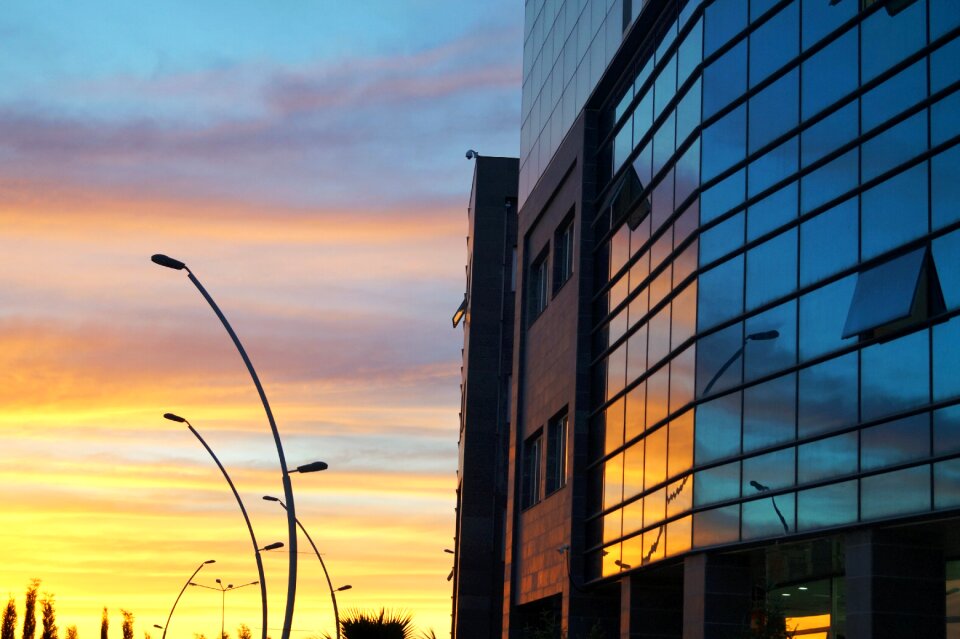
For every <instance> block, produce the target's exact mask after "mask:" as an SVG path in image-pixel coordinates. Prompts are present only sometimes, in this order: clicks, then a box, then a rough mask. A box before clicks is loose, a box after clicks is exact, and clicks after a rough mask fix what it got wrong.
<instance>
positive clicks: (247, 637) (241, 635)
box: [237, 623, 253, 639]
mask: <svg viewBox="0 0 960 639" xmlns="http://www.w3.org/2000/svg"><path fill="white" fill-rule="evenodd" d="M237 639H253V635H252V634H251V632H250V626H248V625H247V624H245V623H242V624H240V627H239V628H237Z"/></svg>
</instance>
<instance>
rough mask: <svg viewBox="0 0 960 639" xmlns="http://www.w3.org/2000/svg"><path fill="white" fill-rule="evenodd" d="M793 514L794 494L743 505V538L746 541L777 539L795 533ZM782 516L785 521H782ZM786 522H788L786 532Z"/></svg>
mask: <svg viewBox="0 0 960 639" xmlns="http://www.w3.org/2000/svg"><path fill="white" fill-rule="evenodd" d="M774 505H776V508H775V507H774ZM778 510H779V511H780V514H779V515H778V514H777V511H778ZM793 513H794V496H793V495H792V494H787V495H777V496H776V497H770V498H767V499H758V500H754V501H751V502H747V503H745V504H743V538H744V539H745V540H746V539H758V538H761V537H776V536H779V535H783V534H785V533H787V532H794V530H795V527H794V521H793ZM781 516H782V517H783V519H780V517H781ZM784 521H786V531H785V530H784V523H783V522H784Z"/></svg>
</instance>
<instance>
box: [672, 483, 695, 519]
mask: <svg viewBox="0 0 960 639" xmlns="http://www.w3.org/2000/svg"><path fill="white" fill-rule="evenodd" d="M691 508H693V475H692V474H688V475H686V476H684V477H683V478H682V479H679V480H677V481H675V482H673V483H672V484H670V485H669V486H667V517H673V516H674V515H676V514H678V513H683V512H687V511H688V510H690V509H691Z"/></svg>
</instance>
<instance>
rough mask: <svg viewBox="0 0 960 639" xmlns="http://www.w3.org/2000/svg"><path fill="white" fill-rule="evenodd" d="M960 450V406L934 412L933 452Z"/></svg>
mask: <svg viewBox="0 0 960 639" xmlns="http://www.w3.org/2000/svg"><path fill="white" fill-rule="evenodd" d="M956 452H960V406H950V407H949V408H941V409H940V410H938V411H934V413H933V454H934V455H945V454H947V453H956Z"/></svg>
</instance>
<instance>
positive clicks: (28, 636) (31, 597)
mask: <svg viewBox="0 0 960 639" xmlns="http://www.w3.org/2000/svg"><path fill="white" fill-rule="evenodd" d="M38 588H40V580H39V579H33V580H31V581H30V583H29V584H27V593H26V596H25V597H24V603H23V639H33V635H34V633H35V632H36V630H37V589H38Z"/></svg>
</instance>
